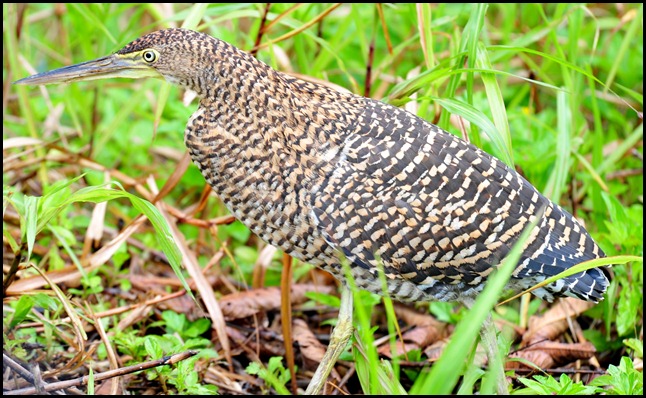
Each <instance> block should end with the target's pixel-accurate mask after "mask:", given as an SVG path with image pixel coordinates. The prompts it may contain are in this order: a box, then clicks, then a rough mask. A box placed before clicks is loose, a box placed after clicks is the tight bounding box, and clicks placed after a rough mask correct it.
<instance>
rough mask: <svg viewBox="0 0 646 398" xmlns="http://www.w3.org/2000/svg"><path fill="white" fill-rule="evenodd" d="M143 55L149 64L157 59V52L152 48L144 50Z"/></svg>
mask: <svg viewBox="0 0 646 398" xmlns="http://www.w3.org/2000/svg"><path fill="white" fill-rule="evenodd" d="M142 57H143V59H144V61H146V62H148V63H149V64H150V63H153V62H155V61H156V60H157V54H156V53H155V52H154V51H151V50H148V51H144V53H143V54H142Z"/></svg>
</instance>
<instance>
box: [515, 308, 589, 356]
mask: <svg viewBox="0 0 646 398" xmlns="http://www.w3.org/2000/svg"><path fill="white" fill-rule="evenodd" d="M594 305H595V304H594V303H591V302H588V301H582V300H578V299H575V298H571V297H568V298H564V299H561V300H560V301H559V302H558V303H557V304H556V305H554V306H553V307H552V308H550V309H549V310H548V311H547V312H546V313H545V314H543V315H541V316H533V317H531V318H530V319H529V328H528V329H527V332H526V333H525V334H524V335H523V340H522V344H521V346H527V345H529V344H531V343H532V342H536V341H540V340H554V339H556V338H557V337H558V336H560V335H561V334H562V333H563V332H565V331H566V330H567V329H568V327H569V324H568V319H572V318H576V317H577V316H578V315H580V314H582V313H583V312H584V311H586V310H588V309H590V308H592V307H593V306H594Z"/></svg>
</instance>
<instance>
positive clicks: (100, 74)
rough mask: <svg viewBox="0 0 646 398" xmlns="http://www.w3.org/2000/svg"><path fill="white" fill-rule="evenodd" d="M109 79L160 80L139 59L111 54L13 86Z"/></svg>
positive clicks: (40, 75) (31, 78)
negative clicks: (146, 78)
mask: <svg viewBox="0 0 646 398" xmlns="http://www.w3.org/2000/svg"><path fill="white" fill-rule="evenodd" d="M111 77H127V78H132V79H138V78H142V77H159V78H162V76H161V75H160V74H159V73H158V72H157V71H156V70H155V69H154V68H152V67H150V66H149V65H146V64H144V63H143V61H142V60H141V59H140V58H138V59H137V58H132V57H129V56H128V55H119V54H112V55H108V56H107V57H103V58H98V59H95V60H93V61H87V62H82V63H80V64H76V65H71V66H64V67H62V68H59V69H54V70H51V71H49V72H43V73H39V74H37V75H33V76H29V77H26V78H24V79H20V80H17V81H15V82H14V83H13V84H26V85H27V84H31V85H42V84H58V83H70V82H79V81H86V80H97V79H108V78H111Z"/></svg>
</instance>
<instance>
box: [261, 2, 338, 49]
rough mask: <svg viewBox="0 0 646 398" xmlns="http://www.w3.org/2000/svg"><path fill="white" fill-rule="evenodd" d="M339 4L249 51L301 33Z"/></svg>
mask: <svg viewBox="0 0 646 398" xmlns="http://www.w3.org/2000/svg"><path fill="white" fill-rule="evenodd" d="M341 4H342V3H336V4H334V5H332V6H331V7H330V8H328V9H327V10H325V11H323V12H322V13H320V14H319V15H317V16H316V17H314V19H312V20H311V21H309V22H307V23H306V24H304V25H303V26H301V27H300V28H298V29H294V30H292V31H290V32H287V33H285V34H284V35H282V36H280V37H278V38H276V39H274V40H271V41H268V42H265V43H263V44H259V45H258V46H256V47H254V48H253V49H251V51H254V50H256V51H257V50H260V49H261V48H264V47H267V46H270V45H272V44H276V43H279V42H281V41H283V40H285V39H289V38H290V37H292V36H296V35H297V34H299V33H301V32H302V31H304V30H305V29H307V28H309V27H310V26H312V25H314V24H315V23H317V22H318V21H320V20H321V19H323V18H325V17H326V16H327V15H328V14H329V13H331V12H332V11H334V10H335V9H336V8H337V7H339V6H341Z"/></svg>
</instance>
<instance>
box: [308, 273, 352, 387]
mask: <svg viewBox="0 0 646 398" xmlns="http://www.w3.org/2000/svg"><path fill="white" fill-rule="evenodd" d="M352 328H353V326H352V291H351V290H350V289H349V288H348V287H347V286H345V285H343V286H342V288H341V306H340V308H339V320H338V322H337V324H336V326H335V327H334V330H332V334H331V335H330V345H329V346H328V348H327V350H326V351H325V355H323V359H322V360H321V363H320V364H319V366H318V368H316V372H314V376H313V377H312V380H311V381H310V384H309V385H308V386H307V390H306V391H305V394H306V395H318V394H320V393H321V391H322V390H323V387H324V386H325V383H326V382H327V378H328V376H329V375H330V372H331V371H332V368H333V367H334V365H335V364H336V360H337V359H338V358H339V355H341V353H342V352H343V350H345V347H346V346H347V344H348V340H350V336H352Z"/></svg>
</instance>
